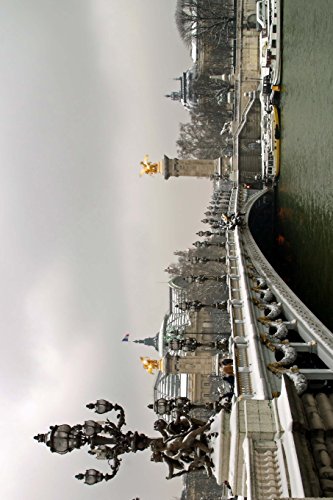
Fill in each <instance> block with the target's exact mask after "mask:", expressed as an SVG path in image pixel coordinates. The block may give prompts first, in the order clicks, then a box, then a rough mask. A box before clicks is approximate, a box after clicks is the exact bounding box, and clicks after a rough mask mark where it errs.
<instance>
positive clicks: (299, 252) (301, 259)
mask: <svg viewBox="0 0 333 500" xmlns="http://www.w3.org/2000/svg"><path fill="white" fill-rule="evenodd" d="M282 71H283V73H282V84H283V87H282V90H283V92H282V100H281V127H282V143H281V144H282V151H281V175H280V180H279V185H278V189H277V197H276V198H277V200H276V201H277V204H276V205H277V224H276V231H277V232H276V249H277V260H278V262H277V264H276V265H277V267H278V271H279V273H280V274H281V275H282V276H283V278H284V279H285V281H286V282H287V283H288V284H289V286H290V287H291V288H292V289H293V290H294V291H295V292H296V293H297V295H298V296H299V297H300V298H301V299H302V300H303V302H304V303H305V304H306V305H307V306H308V307H309V308H310V309H311V310H312V311H313V312H314V313H315V314H316V315H317V316H318V318H319V319H320V320H321V321H323V323H324V324H326V325H327V326H328V327H329V328H330V329H331V330H333V0H315V1H314V0H285V2H284V6H283V70H282Z"/></svg>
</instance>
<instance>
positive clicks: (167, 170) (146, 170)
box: [140, 155, 222, 179]
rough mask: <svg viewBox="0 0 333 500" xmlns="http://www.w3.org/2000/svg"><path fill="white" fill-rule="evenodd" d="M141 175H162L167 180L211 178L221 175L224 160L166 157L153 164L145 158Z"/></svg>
mask: <svg viewBox="0 0 333 500" xmlns="http://www.w3.org/2000/svg"><path fill="white" fill-rule="evenodd" d="M140 165H141V167H142V168H141V173H140V175H144V174H146V175H155V174H162V175H163V176H164V178H165V179H169V177H181V176H185V177H210V176H211V175H214V174H221V170H222V159H221V158H217V159H216V160H180V159H178V158H168V157H167V156H164V158H163V160H161V161H159V162H158V163H153V162H151V161H149V160H148V156H147V155H146V156H145V157H144V161H142V162H141V163H140Z"/></svg>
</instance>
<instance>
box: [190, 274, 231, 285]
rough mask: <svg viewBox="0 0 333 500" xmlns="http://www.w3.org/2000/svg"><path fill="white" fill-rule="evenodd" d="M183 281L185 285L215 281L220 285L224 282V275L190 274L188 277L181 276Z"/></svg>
mask: <svg viewBox="0 0 333 500" xmlns="http://www.w3.org/2000/svg"><path fill="white" fill-rule="evenodd" d="M183 279H184V280H185V281H186V282H187V283H199V284H202V283H205V282H206V281H216V282H217V283H221V282H223V281H225V280H226V275H225V274H222V275H221V276H214V275H212V274H198V275H194V274H190V275H189V276H183Z"/></svg>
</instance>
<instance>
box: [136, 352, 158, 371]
mask: <svg viewBox="0 0 333 500" xmlns="http://www.w3.org/2000/svg"><path fill="white" fill-rule="evenodd" d="M140 361H141V363H142V364H143V367H144V369H145V370H147V372H148V373H150V374H153V373H154V370H160V368H161V361H160V360H159V359H150V358H147V357H146V356H140Z"/></svg>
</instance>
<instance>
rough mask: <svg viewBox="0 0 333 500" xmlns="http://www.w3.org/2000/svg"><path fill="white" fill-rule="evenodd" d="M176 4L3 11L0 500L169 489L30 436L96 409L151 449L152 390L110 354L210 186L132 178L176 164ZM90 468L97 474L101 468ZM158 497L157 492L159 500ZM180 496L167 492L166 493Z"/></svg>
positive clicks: (152, 300) (60, 3) (154, 318)
mask: <svg viewBox="0 0 333 500" xmlns="http://www.w3.org/2000/svg"><path fill="white" fill-rule="evenodd" d="M175 3H176V2H175V0H29V1H27V0H2V1H1V3H0V7H1V8H0V72H1V78H0V110H1V120H0V128H1V130H0V141H1V143H0V158H1V163H0V172H1V182H0V191H1V195H0V203H1V211H0V230H1V250H0V252H1V253H0V255H1V260H0V265H1V275H2V280H1V285H0V295H1V296H0V300H1V305H2V313H1V323H2V324H1V331H2V337H1V340H2V362H1V371H2V376H1V380H2V382H1V407H2V419H1V420H2V422H1V425H2V441H1V445H2V446H1V452H0V454H1V455H0V456H1V472H2V477H3V480H2V481H1V489H2V490H3V492H2V493H1V498H3V499H5V500H22V499H29V500H42V499H43V500H45V499H48V500H59V499H64V500H76V499H80V500H82V499H88V498H94V499H96V498H98V499H101V500H103V499H110V498H114V499H117V500H118V499H119V500H131V499H132V498H134V497H135V496H139V497H140V498H141V500H156V498H159V499H161V500H164V499H165V500H167V499H168V500H169V499H171V498H172V497H173V495H176V493H175V492H176V491H177V490H178V492H179V491H180V488H179V486H178V487H175V485H174V484H172V483H173V481H166V480H165V479H164V477H165V476H166V474H167V470H166V468H164V467H160V466H158V465H156V464H150V462H149V456H150V454H149V452H146V453H143V454H142V456H139V453H138V454H136V455H134V456H132V457H130V456H129V457H127V458H126V459H124V461H123V464H122V467H121V470H120V473H119V474H118V476H117V477H116V478H115V479H114V480H113V481H111V482H109V483H107V484H105V485H98V486H96V487H94V488H89V487H88V486H84V485H82V484H81V483H79V482H78V481H76V480H75V479H73V478H72V477H73V475H74V474H76V473H78V472H80V471H84V470H85V469H86V468H88V467H96V468H99V469H101V470H104V471H106V470H107V468H106V465H105V464H103V462H100V461H95V460H94V459H93V458H92V457H90V456H89V455H87V454H86V453H85V452H83V451H78V452H77V453H75V452H73V453H71V454H69V455H68V456H64V457H60V456H55V455H52V454H51V453H50V452H49V451H48V450H47V449H46V448H45V447H43V446H42V445H38V444H36V443H35V442H34V441H33V439H32V436H33V435H35V434H36V433H39V432H40V433H43V432H46V431H47V429H48V427H49V425H52V424H61V423H69V424H75V423H79V422H82V421H84V420H85V419H87V418H89V417H90V418H91V417H92V416H93V414H92V413H91V412H89V411H88V410H86V408H85V404H86V403H87V402H89V401H94V400H96V398H100V397H105V398H107V399H109V400H111V401H114V402H118V403H120V404H122V405H124V406H125V408H126V409H127V410H128V412H127V413H128V416H127V422H128V427H127V429H132V430H134V429H138V430H142V431H144V432H147V433H149V434H150V435H152V432H151V429H152V423H153V421H154V416H153V414H152V413H151V412H149V410H148V409H146V405H147V404H148V403H149V402H151V401H152V387H153V382H154V378H153V377H152V376H150V375H148V374H146V373H145V372H144V370H143V368H142V367H141V365H140V362H139V356H140V355H153V354H154V351H150V350H149V349H148V348H145V349H144V348H142V347H140V346H138V345H136V344H131V343H129V344H124V343H121V338H122V336H123V334H124V333H126V332H130V334H131V337H132V338H144V337H145V336H152V335H154V334H155V333H156V332H157V330H158V329H159V327H160V324H161V322H162V318H163V315H164V313H165V312H166V310H167V305H168V289H167V285H166V284H165V283H163V282H166V280H167V277H168V275H167V274H166V273H164V272H163V269H164V268H165V267H167V265H168V264H170V262H172V261H173V260H175V259H174V257H173V255H172V252H173V251H174V250H177V249H183V248H186V247H187V246H189V245H190V244H191V243H192V242H193V241H194V240H195V236H194V233H195V231H197V230H198V229H200V228H201V227H200V225H199V220H200V218H201V216H202V213H203V211H204V207H205V206H206V203H207V199H208V195H209V192H210V190H211V186H210V184H209V182H207V181H203V180H195V179H192V180H190V179H178V180H176V179H170V180H168V181H164V179H162V178H141V179H140V178H139V175H138V174H139V167H138V165H139V162H140V160H142V159H143V156H144V155H145V154H146V153H148V154H149V155H150V157H151V159H152V160H155V161H158V160H160V159H161V158H162V156H163V154H167V155H168V156H170V157H173V156H175V153H176V152H175V141H176V139H177V135H178V123H179V122H180V121H186V119H187V113H186V112H185V110H183V109H182V107H181V105H180V104H178V103H173V102H170V101H168V100H167V99H165V98H164V97H163V96H164V94H166V93H168V92H169V91H170V90H175V89H177V85H178V82H174V81H172V78H173V77H177V76H179V75H180V74H181V72H182V71H183V70H186V69H187V68H188V67H189V66H190V65H191V60H190V58H189V54H188V51H187V50H186V49H185V47H184V46H183V45H182V43H181V41H180V39H179V37H178V34H177V32H176V28H175V26H174V20H173V18H174V9H175ZM103 468H104V469H103ZM157 490H158V493H157ZM178 494H179V493H178Z"/></svg>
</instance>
